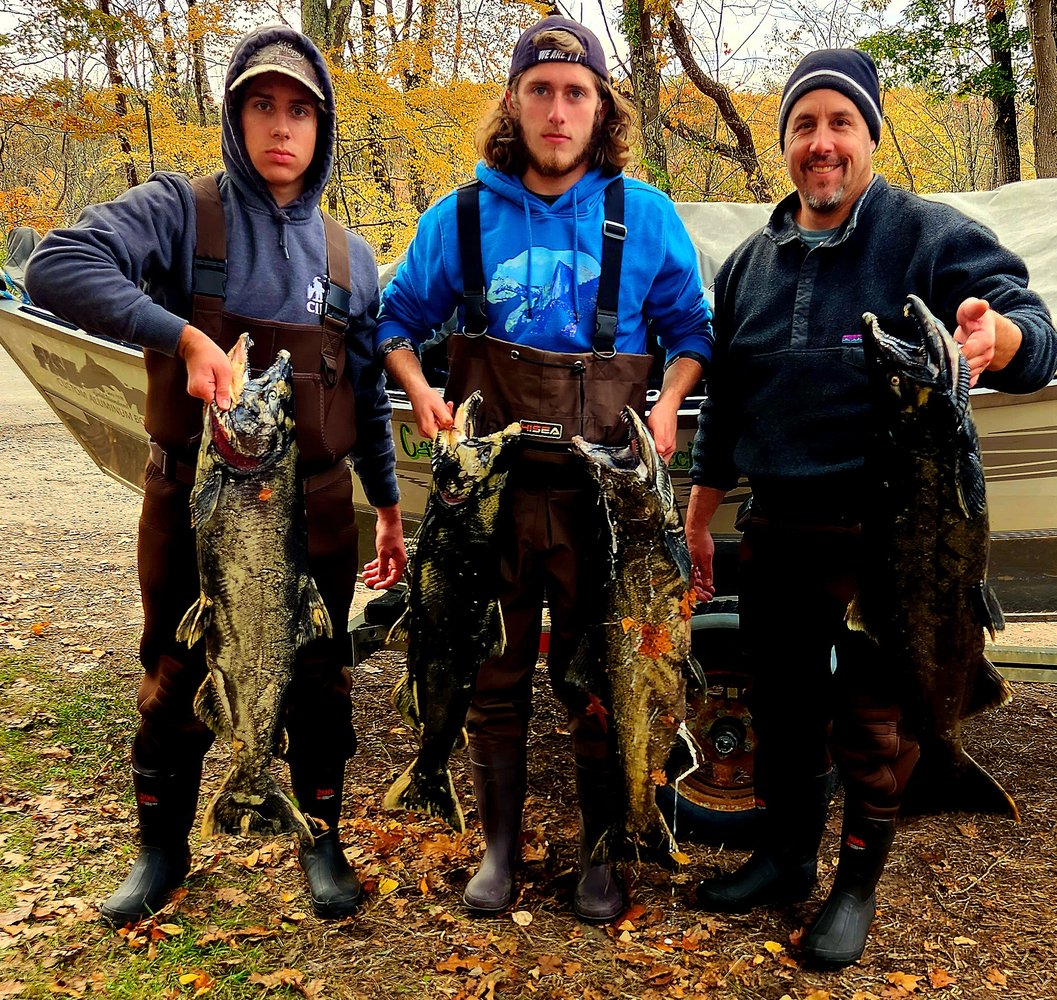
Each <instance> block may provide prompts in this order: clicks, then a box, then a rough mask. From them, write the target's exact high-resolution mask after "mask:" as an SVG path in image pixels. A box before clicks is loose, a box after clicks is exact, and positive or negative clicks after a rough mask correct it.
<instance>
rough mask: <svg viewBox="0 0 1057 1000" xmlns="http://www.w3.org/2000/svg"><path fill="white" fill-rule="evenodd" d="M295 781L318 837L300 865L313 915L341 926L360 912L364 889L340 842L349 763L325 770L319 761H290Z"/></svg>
mask: <svg viewBox="0 0 1057 1000" xmlns="http://www.w3.org/2000/svg"><path fill="white" fill-rule="evenodd" d="M290 780H291V782H292V784H293V786H294V795H295V796H296V797H297V805H298V808H299V809H300V810H301V812H302V813H304V814H305V816H306V817H307V818H308V820H309V825H310V826H311V827H312V828H313V832H314V833H315V834H316V840H315V843H314V844H312V845H311V846H310V847H307V846H305V845H304V844H302V845H301V848H300V850H299V851H298V854H297V860H298V861H299V862H300V863H301V870H302V871H303V872H304V873H305V878H306V879H307V880H308V894H309V896H310V897H311V899H312V912H313V913H315V915H316V916H317V917H319V918H320V919H322V920H337V919H338V918H339V917H348V916H351V915H352V914H353V913H355V912H356V910H357V908H358V907H359V905H360V902H361V900H362V899H363V886H362V885H361V884H360V880H359V879H358V878H357V877H356V873H355V872H354V871H353V870H352V868H351V867H350V866H349V862H348V859H347V858H346V857H345V851H344V849H343V848H342V846H341V839H340V838H339V837H338V819H339V817H340V815H341V797H342V792H343V790H344V788H345V761H344V760H342V761H332V762H330V763H329V764H326V765H321V764H320V763H319V761H318V760H316V759H309V760H302V759H300V758H297V759H294V758H291V759H290Z"/></svg>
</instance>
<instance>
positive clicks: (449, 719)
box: [382, 392, 521, 833]
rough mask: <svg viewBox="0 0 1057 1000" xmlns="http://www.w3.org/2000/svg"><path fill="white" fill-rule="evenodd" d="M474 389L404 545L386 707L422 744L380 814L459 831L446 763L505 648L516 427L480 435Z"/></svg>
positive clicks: (440, 439) (446, 434)
mask: <svg viewBox="0 0 1057 1000" xmlns="http://www.w3.org/2000/svg"><path fill="white" fill-rule="evenodd" d="M480 405H481V394H480V392H474V393H473V394H472V395H470V396H469V397H468V398H467V400H466V402H464V403H463V404H462V405H461V406H460V407H459V408H458V410H457V411H456V413H455V421H454V425H453V426H452V427H451V428H449V429H447V430H441V431H438V432H437V436H436V438H435V439H434V441H433V450H432V453H431V455H430V463H431V465H432V468H433V484H432V487H431V489H430V493H429V499H428V500H427V501H426V510H425V513H424V514H423V517H422V524H421V525H420V526H419V529H418V533H417V534H416V535H415V537H414V539H413V541H412V543H411V544H410V545H409V546H408V551H409V562H408V576H409V584H408V594H407V609H406V611H405V612H404V615H403V617H402V618H401V619H400V620H399V621H398V622H397V623H396V624H395V625H394V626H393V628H392V631H391V633H390V638H391V639H392V640H400V641H405V642H406V643H407V672H406V674H405V675H404V676H403V677H402V678H401V679H400V681H399V682H398V683H397V685H396V688H395V689H394V691H393V704H394V705H395V707H396V709H397V711H398V712H399V713H400V715H401V717H402V718H403V719H404V721H405V722H407V724H408V725H409V726H410V727H411V728H412V729H413V730H414V731H415V733H416V734H417V735H418V738H419V743H420V747H419V751H418V755H417V756H416V758H415V759H414V760H413V761H412V762H411V764H410V765H409V766H408V768H407V770H406V771H404V773H403V774H402V775H400V777H399V778H397V780H396V781H395V782H394V783H393V785H392V787H391V788H390V789H389V791H388V792H387V793H386V795H385V799H384V800H383V803H382V804H383V806H384V807H385V808H386V809H410V810H412V811H414V812H421V813H426V814H427V815H430V816H438V817H440V818H441V819H443V820H445V821H446V822H447V823H448V825H449V826H450V827H452V828H453V829H454V830H457V831H459V832H460V833H462V832H463V831H464V830H465V829H466V821H465V819H464V817H463V812H462V807H461V806H460V805H459V799H458V796H457V795H456V793H455V785H454V783H453V782H452V777H451V771H450V770H449V768H448V759H449V757H450V756H451V753H452V751H453V750H454V749H455V747H456V746H458V745H461V744H464V743H465V728H464V723H465V721H466V713H467V711H468V710H469V707H470V699H471V697H472V695H473V690H474V686H475V685H476V683H477V674H478V671H479V669H480V667H481V664H483V663H484V662H485V660H487V659H488V658H489V657H492V656H498V655H499V654H500V653H502V652H503V650H504V649H505V648H506V631H505V629H504V627H503V612H502V609H501V608H500V606H499V551H498V549H497V547H496V543H495V537H494V535H495V526H496V521H497V519H498V517H499V512H500V504H501V502H502V496H503V487H504V486H505V484H506V479H507V471H508V469H509V467H510V462H509V452H507V448H508V446H509V445H511V444H512V443H513V442H515V441H517V440H518V436H519V435H520V433H521V427H520V426H519V425H518V424H516V423H513V424H510V425H509V426H508V427H506V428H505V429H503V430H501V431H496V432H495V433H494V434H488V435H484V436H481V437H478V436H477V434H476V420H477V411H478V409H479V408H480Z"/></svg>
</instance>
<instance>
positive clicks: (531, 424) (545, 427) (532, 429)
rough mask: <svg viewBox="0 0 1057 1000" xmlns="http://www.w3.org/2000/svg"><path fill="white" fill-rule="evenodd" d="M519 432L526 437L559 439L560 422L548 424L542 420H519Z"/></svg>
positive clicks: (560, 434)
mask: <svg viewBox="0 0 1057 1000" xmlns="http://www.w3.org/2000/svg"><path fill="white" fill-rule="evenodd" d="M518 422H519V423H520V424H521V433H522V434H523V435H526V436H527V437H537V438H546V439H547V440H548V441H560V440H561V436H562V425H561V424H550V423H547V422H546V421H543V420H521V421H518Z"/></svg>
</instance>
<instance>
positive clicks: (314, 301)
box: [305, 274, 327, 316]
mask: <svg viewBox="0 0 1057 1000" xmlns="http://www.w3.org/2000/svg"><path fill="white" fill-rule="evenodd" d="M326 294H327V286H326V285H325V284H324V280H323V278H322V276H320V275H318V274H317V275H316V276H315V277H314V278H313V279H312V283H311V284H310V285H309V286H308V296H307V298H306V301H305V307H306V308H307V309H308V311H309V312H310V313H313V314H314V315H316V316H322V315H323V303H324V302H325V301H326Z"/></svg>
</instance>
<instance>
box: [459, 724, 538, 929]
mask: <svg viewBox="0 0 1057 1000" xmlns="http://www.w3.org/2000/svg"><path fill="white" fill-rule="evenodd" d="M470 765H471V767H472V769H473V787H474V792H475V793H476V796H477V813H478V815H479V816H480V818H481V827H482V829H483V830H484V857H483V858H482V859H481V865H480V867H479V868H478V870H477V874H476V875H474V877H473V878H472V879H470V881H469V882H468V883H467V884H466V890H465V891H464V892H463V894H462V900H463V902H464V903H465V904H466V905H467V906H468V907H469V908H470V910H472V911H473V912H474V913H499V912H501V911H502V910H505V909H506V908H507V907H508V906H509V905H510V900H511V897H512V896H513V894H514V869H515V867H516V866H517V862H518V860H519V859H520V847H521V812H522V809H523V808H524V805H525V753H524V748H517V747H501V748H496V747H495V746H492V745H489V744H471V745H470Z"/></svg>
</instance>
